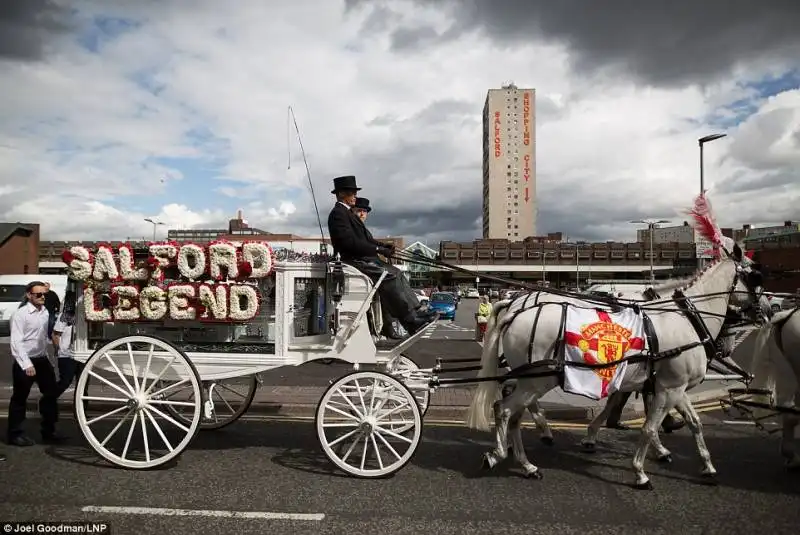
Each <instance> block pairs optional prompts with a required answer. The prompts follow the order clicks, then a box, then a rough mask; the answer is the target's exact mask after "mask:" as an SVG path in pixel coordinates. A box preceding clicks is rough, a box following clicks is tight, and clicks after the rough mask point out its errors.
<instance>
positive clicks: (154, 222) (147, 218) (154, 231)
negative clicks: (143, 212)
mask: <svg viewBox="0 0 800 535" xmlns="http://www.w3.org/2000/svg"><path fill="white" fill-rule="evenodd" d="M144 220H145V221H147V222H148V223H150V224H152V225H153V241H156V227H157V226H158V225H163V224H164V223H162V222H161V221H157V220H155V219H151V218H149V217H145V218H144Z"/></svg>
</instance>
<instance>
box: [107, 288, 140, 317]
mask: <svg viewBox="0 0 800 535" xmlns="http://www.w3.org/2000/svg"><path fill="white" fill-rule="evenodd" d="M111 292H112V294H117V299H118V301H117V306H116V307H114V319H115V320H120V321H135V320H138V319H139V318H140V315H139V307H138V306H137V305H138V303H137V300H138V297H139V289H138V288H137V287H136V286H114V287H112V288H111Z"/></svg>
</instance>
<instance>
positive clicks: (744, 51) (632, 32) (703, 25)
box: [346, 0, 800, 86]
mask: <svg viewBox="0 0 800 535" xmlns="http://www.w3.org/2000/svg"><path fill="white" fill-rule="evenodd" d="M416 1H417V3H419V4H420V5H425V6H430V5H431V3H430V2H429V1H427V0H425V1H424V2H423V0H416ZM385 4H391V2H388V1H385V2H380V1H378V0H369V1H368V0H348V1H347V2H346V12H349V11H352V10H355V9H356V8H359V7H375V6H378V5H385ZM438 5H441V6H442V7H443V8H444V9H447V10H448V11H449V15H450V17H451V20H452V21H453V24H452V26H451V27H450V28H449V29H448V30H446V31H445V32H444V33H443V34H441V35H439V36H438V37H436V36H433V35H432V34H431V32H432V31H433V30H432V28H431V27H429V26H427V25H420V26H419V27H417V28H413V27H402V28H397V29H395V30H394V32H395V35H393V36H392V39H393V43H394V45H395V50H398V51H407V50H410V49H413V48H417V49H420V48H422V49H424V47H425V46H427V45H428V44H430V42H431V41H432V40H447V39H449V38H453V37H456V36H458V35H463V34H465V33H469V32H473V31H478V32H481V33H483V34H485V35H488V36H489V37H490V38H492V39H493V40H495V41H496V42H498V43H500V44H515V43H519V42H533V41H539V42H549V43H560V44H562V45H564V46H567V47H568V48H569V51H570V56H571V59H572V63H573V64H572V67H573V69H574V70H575V71H578V72H582V73H585V74H590V73H594V72H597V71H600V70H602V69H604V68H611V69H612V70H614V71H618V72H623V73H626V74H628V75H629V76H631V77H632V78H633V79H635V80H637V81H639V82H642V83H646V84H653V85H659V86H679V85H683V84H686V83H693V82H697V83H703V82H708V81H711V80H714V79H716V78H717V77H719V76H723V75H725V74H727V73H729V72H730V71H731V69H732V68H733V67H735V66H736V65H737V64H742V63H753V62H757V61H759V60H762V59H773V58H780V59H787V60H790V61H796V59H797V57H798V55H799V52H798V51H800V31H798V26H797V24H798V23H797V21H798V20H800V1H797V0H770V1H766V2H754V1H752V0H704V1H702V2H694V1H692V2H690V1H689V0H673V1H664V0H606V1H604V2H597V1H595V2H592V1H585V0H558V1H557V2H556V1H552V0H493V1H491V2H490V1H486V0H441V2H440V3H439V4H438ZM415 35H416V36H418V38H419V39H418V41H417V46H416V47H415V46H414V42H413V41H412V38H413V37H414V36H415Z"/></svg>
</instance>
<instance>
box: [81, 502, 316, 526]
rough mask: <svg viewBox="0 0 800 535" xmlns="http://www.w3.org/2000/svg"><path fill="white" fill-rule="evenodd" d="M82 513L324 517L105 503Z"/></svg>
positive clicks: (220, 516) (274, 518)
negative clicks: (109, 504)
mask: <svg viewBox="0 0 800 535" xmlns="http://www.w3.org/2000/svg"><path fill="white" fill-rule="evenodd" d="M81 511H83V512H84V513H120V514H123V515H158V516H210V517H215V518H250V519H258V520H306V521H312V522H319V521H321V520H324V519H325V515H324V514H323V513H270V512H266V511H212V510H207V509H162V508H159V507H116V506H106V505H87V506H86V507H82V508H81Z"/></svg>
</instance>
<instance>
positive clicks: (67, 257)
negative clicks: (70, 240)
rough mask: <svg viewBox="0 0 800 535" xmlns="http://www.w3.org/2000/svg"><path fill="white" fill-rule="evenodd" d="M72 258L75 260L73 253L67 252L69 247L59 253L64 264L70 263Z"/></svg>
mask: <svg viewBox="0 0 800 535" xmlns="http://www.w3.org/2000/svg"><path fill="white" fill-rule="evenodd" d="M73 260H75V255H73V254H72V253H71V252H69V249H67V250H66V251H64V252H63V253H61V261H62V262H64V263H65V264H66V265H70V264H72V261H73Z"/></svg>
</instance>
